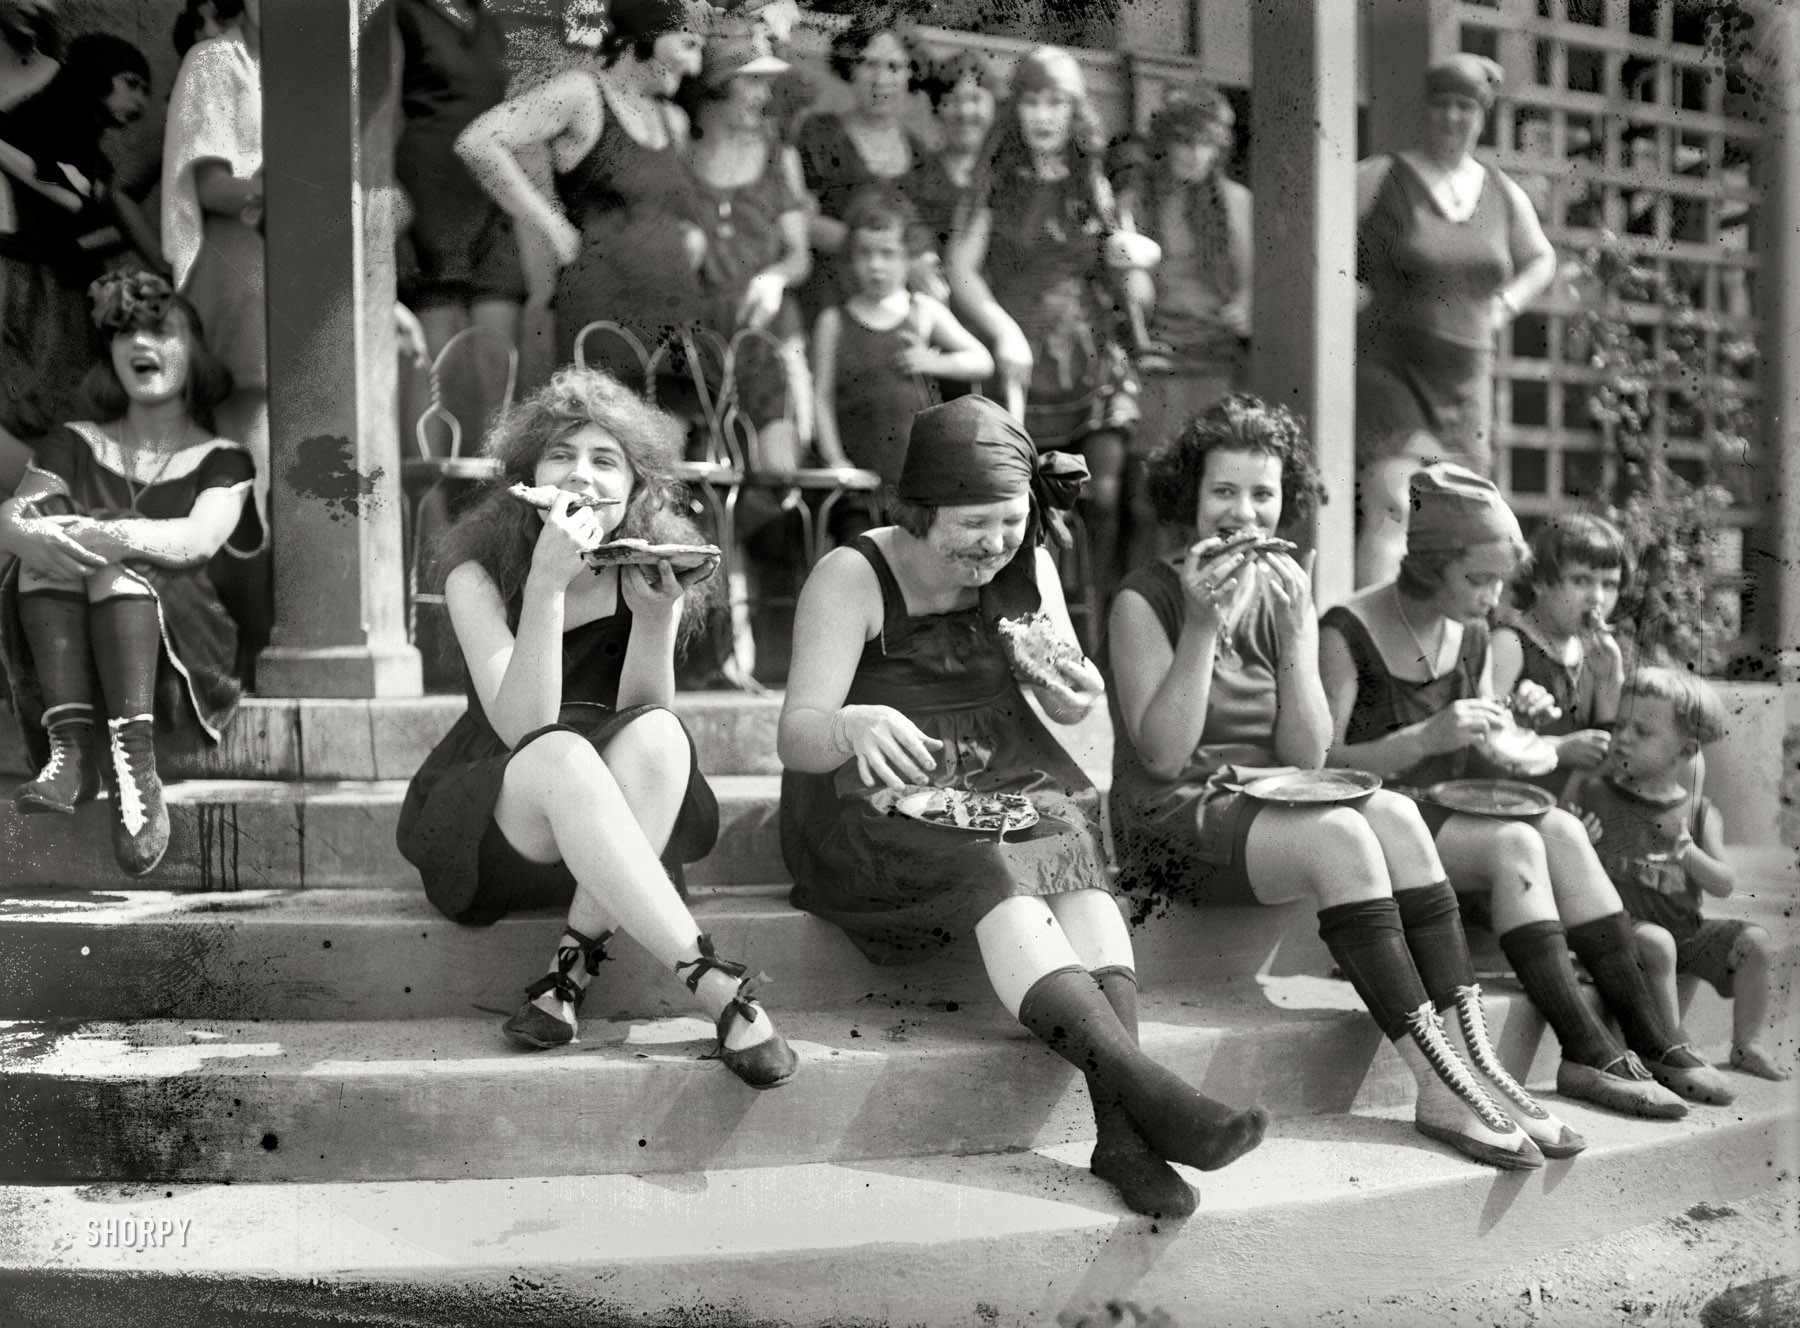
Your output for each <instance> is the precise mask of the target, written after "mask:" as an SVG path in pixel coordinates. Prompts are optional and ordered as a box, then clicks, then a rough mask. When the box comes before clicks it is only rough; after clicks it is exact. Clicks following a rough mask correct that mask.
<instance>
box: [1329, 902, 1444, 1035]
mask: <svg viewBox="0 0 1800 1328" xmlns="http://www.w3.org/2000/svg"><path fill="white" fill-rule="evenodd" d="M1319 939H1320V940H1322V941H1324V942H1325V948H1326V949H1328V950H1330V951H1331V957H1332V958H1333V959H1335V960H1337V962H1338V967H1339V968H1340V969H1342V970H1343V973H1344V976H1345V977H1346V978H1348V979H1349V981H1350V985H1351V986H1352V987H1355V988H1356V994H1357V995H1358V996H1361V997H1362V999H1363V1004H1364V1005H1366V1006H1368V1007H1369V1014H1370V1015H1371V1016H1373V1018H1374V1020H1375V1022H1376V1024H1377V1025H1378V1026H1379V1027H1380V1028H1381V1031H1382V1032H1383V1033H1384V1034H1386V1035H1387V1037H1388V1039H1389V1040H1390V1041H1392V1040H1394V1039H1396V1038H1402V1037H1405V1036H1407V1033H1408V1029H1407V1022H1406V1016H1407V1015H1409V1014H1411V1013H1413V1011H1415V1010H1417V1009H1418V1008H1419V1007H1420V1006H1421V1005H1424V1004H1425V1003H1426V1002H1427V1001H1428V1000H1429V999H1430V998H1429V997H1428V996H1427V995H1426V992H1425V986H1424V984H1423V983H1421V982H1420V981H1419V973H1418V970H1417V969H1416V968H1414V967H1413V958H1412V951H1411V950H1409V949H1408V948H1407V944H1406V932H1405V930H1404V929H1402V927H1401V925H1400V909H1399V906H1398V905H1396V904H1395V903H1394V901H1393V900H1392V899H1388V898H1382V899H1363V900H1358V901H1357V902H1356V903H1353V904H1333V905H1332V906H1331V907H1330V908H1322V909H1320V910H1319Z"/></svg>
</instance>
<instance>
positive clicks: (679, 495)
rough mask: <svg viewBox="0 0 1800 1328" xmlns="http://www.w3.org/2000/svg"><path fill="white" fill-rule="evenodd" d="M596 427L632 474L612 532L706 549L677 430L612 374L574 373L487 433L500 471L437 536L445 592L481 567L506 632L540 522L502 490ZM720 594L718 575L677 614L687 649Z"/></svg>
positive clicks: (437, 574) (436, 564) (526, 480)
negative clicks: (468, 570) (502, 608)
mask: <svg viewBox="0 0 1800 1328" xmlns="http://www.w3.org/2000/svg"><path fill="white" fill-rule="evenodd" d="M590 425H593V426H595V427H597V428H599V429H602V430H604V431H605V432H606V433H607V434H608V435H609V436H611V437H612V438H613V439H615V440H616V441H617V442H618V444H619V446H620V448H621V449H622V450H623V451H624V453H625V460H626V463H627V464H628V465H629V466H630V467H631V482H632V484H631V497H630V498H628V499H627V500H626V503H625V517H624V519H623V520H622V521H620V523H619V528H618V529H617V530H616V531H615V532H614V535H615V536H617V537H624V536H632V537H635V538H638V539H645V540H649V541H650V542H651V543H653V544H698V543H701V542H703V541H702V537H701V535H700V531H699V529H698V528H697V527H696V526H695V525H694V523H693V522H692V521H690V520H689V519H688V517H687V515H686V514H685V510H684V509H685V508H686V505H687V492H686V489H685V488H684V486H683V485H681V484H680V483H679V482H678V481H676V479H675V478H674V472H675V465H676V463H677V462H678V461H679V460H680V459H681V449H682V443H683V441H684V440H683V435H682V430H681V425H680V424H679V423H677V422H676V420H675V419H674V418H673V417H672V416H670V415H667V414H665V413H664V412H662V411H660V410H658V409H657V408H656V407H655V406H652V405H651V404H650V403H649V402H647V401H645V400H644V399H643V398H642V397H640V396H638V395H637V394H636V393H635V392H633V391H632V390H631V389H630V388H628V387H626V386H625V385H624V384H622V383H620V382H619V381H618V380H617V379H615V378H613V377H611V376H610V375H608V374H605V373H602V372H601V371H600V370H598V369H579V368H575V367H573V366H570V367H568V368H564V369H562V370H559V371H558V372H557V374H556V375H555V376H554V377H553V378H551V380H550V381H549V382H548V383H546V384H545V385H544V386H543V387H541V388H539V389H538V390H537V391H536V392H534V393H532V394H531V395H530V396H529V397H527V398H525V400H523V401H521V402H519V403H518V404H517V405H516V406H514V407H512V409H510V410H509V411H507V412H506V414H505V415H503V416H501V418H500V419H499V421H498V422H497V423H496V424H495V425H494V428H493V431H492V432H491V433H490V434H489V435H488V438H487V442H486V444H485V445H484V446H483V448H482V451H483V452H484V453H485V454H486V455H487V456H490V457H493V458H494V459H496V460H497V461H499V462H500V464H501V474H500V477H499V479H497V480H495V481H494V482H493V483H492V484H491V485H489V486H488V489H487V492H486V493H484V494H483V495H482V496H481V498H480V499H478V500H477V501H476V503H475V504H474V505H473V506H472V507H470V508H469V510H468V511H466V512H465V513H463V515H462V516H460V517H459V518H457V520H456V522H455V524H454V525H452V526H451V527H450V528H449V529H447V530H446V531H444V533H443V534H442V535H441V536H439V538H438V540H437V544H436V547H435V549H434V550H433V556H432V560H431V565H432V568H433V575H434V578H435V579H436V580H437V581H438V582H439V584H440V585H441V583H442V580H443V578H444V577H446V576H448V575H449V574H450V572H452V571H454V570H455V569H456V568H457V567H460V566H461V565H462V564H463V563H478V564H480V566H481V567H482V568H483V570H485V571H486V572H487V574H488V575H489V576H491V577H492V578H493V579H494V585H495V586H496V587H498V589H499V591H500V598H501V599H502V600H503V601H504V602H505V604H506V622H507V626H508V627H511V628H514V629H516V628H517V627H518V624H519V609H520V606H521V603H522V601H523V597H524V593H525V574H526V573H527V572H529V571H530V570H531V555H532V551H533V550H534V549H535V548H536V547H537V538H538V532H539V530H540V529H541V528H542V523H541V521H540V519H539V516H538V513H537V511H536V509H535V508H531V507H528V506H526V505H525V504H524V503H521V502H519V501H518V500H517V499H515V498H513V497H511V496H509V495H508V494H507V492H506V490H507V489H508V488H509V487H510V486H511V485H514V484H531V483H534V482H535V476H536V473H537V466H538V462H539V460H541V459H542V457H543V455H544V453H545V452H547V451H549V449H550V448H551V447H552V446H553V445H555V444H556V443H559V442H561V441H562V440H563V439H565V438H567V437H569V435H571V434H573V433H575V432H577V431H578V430H581V429H585V428H587V427H588V426H590ZM718 593H719V591H718V578H717V577H712V578H709V579H708V580H706V581H702V582H700V583H698V584H697V585H695V586H694V587H693V588H692V589H690V590H689V591H688V594H687V598H686V600H685V601H684V604H683V609H682V617H681V644H682V645H683V646H685V645H687V644H688V643H689V642H690V641H691V640H692V639H693V637H694V636H695V635H696V634H697V633H698V632H699V630H700V627H701V625H702V624H703V623H704V621H705V618H706V614H707V611H708V609H710V608H711V606H712V603H713V601H714V599H715V598H716V597H717V595H718Z"/></svg>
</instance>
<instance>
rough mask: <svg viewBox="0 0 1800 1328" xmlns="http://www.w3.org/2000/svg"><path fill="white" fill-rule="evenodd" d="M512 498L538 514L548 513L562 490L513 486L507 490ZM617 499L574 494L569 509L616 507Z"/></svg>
mask: <svg viewBox="0 0 1800 1328" xmlns="http://www.w3.org/2000/svg"><path fill="white" fill-rule="evenodd" d="M507 492H508V493H510V494H511V495H512V496H513V497H514V498H517V499H518V500H519V501H520V502H522V503H524V504H526V505H527V506H529V507H535V508H537V510H538V511H540V512H548V511H549V510H550V509H551V508H553V507H555V506H556V500H557V498H558V496H559V495H561V494H562V492H563V490H561V489H559V488H557V487H556V486H555V485H554V484H514V485H512V486H511V487H510V488H508V489H507ZM618 505H619V500H618V499H617V498H591V497H589V496H588V495H587V494H585V493H578V494H574V495H572V496H571V497H570V499H569V509H570V510H571V511H575V510H578V509H580V508H583V507H617V506H618Z"/></svg>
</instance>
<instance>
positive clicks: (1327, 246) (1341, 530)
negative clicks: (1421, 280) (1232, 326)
mask: <svg viewBox="0 0 1800 1328" xmlns="http://www.w3.org/2000/svg"><path fill="white" fill-rule="evenodd" d="M1356 48H1357V11H1356V6H1355V5H1352V4H1348V3H1345V0H1253V3H1252V7H1251V37H1250V63H1251V71H1252V72H1251V87H1253V88H1254V89H1255V94H1254V96H1253V98H1252V102H1251V135H1252V137H1251V142H1252V149H1251V154H1250V155H1251V175H1250V189H1251V192H1252V193H1253V194H1254V195H1255V197H1256V278H1255V280H1256V287H1255V312H1254V318H1255V329H1254V335H1253V336H1252V337H1251V347H1252V350H1251V357H1250V382H1251V387H1252V389H1253V390H1254V391H1255V392H1256V393H1257V394H1258V395H1260V396H1262V397H1263V398H1264V399H1265V400H1268V401H1272V402H1279V403H1281V404H1282V405H1285V406H1287V407H1288V408H1289V409H1291V410H1294V411H1296V412H1298V413H1299V414H1300V415H1302V416H1303V417H1304V418H1305V420H1306V424H1307V427H1308V429H1309V430H1310V431H1311V434H1312V438H1313V443H1314V447H1315V448H1316V450H1317V453H1318V458H1319V470H1320V474H1321V475H1322V477H1323V478H1324V481H1325V488H1326V491H1327V493H1328V494H1329V495H1330V502H1329V503H1327V504H1326V506H1325V507H1324V508H1323V509H1322V510H1321V511H1320V513H1319V516H1318V518H1317V520H1316V523H1315V527H1314V541H1313V542H1314V547H1315V548H1316V549H1317V550H1318V561H1317V564H1316V565H1315V567H1314V571H1313V581H1314V592H1315V594H1316V595H1317V597H1318V601H1319V606H1320V607H1321V608H1325V607H1328V606H1330V605H1332V604H1336V603H1338V602H1340V601H1342V600H1344V599H1345V598H1347V597H1348V596H1349V594H1350V592H1351V591H1352V590H1353V589H1354V588H1355V587H1354V578H1353V571H1354V568H1355V549H1354V545H1355V536H1354V530H1355V517H1356V504H1355V482H1356V455H1355V453H1356V447H1355V429H1354V425H1355V418H1354V417H1355V396H1354V392H1355V344H1356V226H1355V216H1356V63H1357V60H1356Z"/></svg>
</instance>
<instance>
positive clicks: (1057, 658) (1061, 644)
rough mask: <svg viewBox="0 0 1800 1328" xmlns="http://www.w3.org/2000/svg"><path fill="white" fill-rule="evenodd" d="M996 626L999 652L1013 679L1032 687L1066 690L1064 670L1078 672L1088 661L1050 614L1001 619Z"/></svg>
mask: <svg viewBox="0 0 1800 1328" xmlns="http://www.w3.org/2000/svg"><path fill="white" fill-rule="evenodd" d="M994 626H995V627H996V628H997V629H998V630H999V632H1000V648H1001V650H1003V651H1004V652H1005V653H1006V662H1007V663H1008V664H1010V665H1012V671H1013V677H1015V678H1017V679H1018V680H1019V681H1020V682H1023V683H1029V684H1030V685H1031V686H1033V687H1063V688H1066V687H1067V686H1068V680H1067V679H1066V678H1065V677H1064V676H1063V667H1064V666H1065V665H1066V666H1067V667H1068V668H1070V669H1074V670H1079V669H1080V668H1081V666H1082V662H1083V660H1084V659H1085V658H1086V657H1085V656H1084V655H1083V654H1082V653H1081V647H1080V646H1078V645H1076V644H1075V643H1074V642H1073V641H1071V640H1069V639H1068V638H1067V637H1065V636H1064V635H1063V634H1062V632H1061V631H1060V630H1059V629H1058V627H1057V625H1056V620H1055V619H1053V618H1052V617H1051V616H1050V615H1049V614H1047V613H1028V614H1026V615H1025V616H1024V617H1022V618H1001V619H1000V620H999V621H997V622H996V623H995V624H994Z"/></svg>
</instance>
